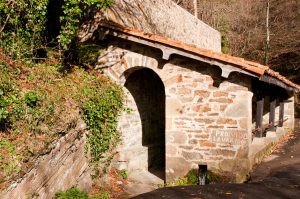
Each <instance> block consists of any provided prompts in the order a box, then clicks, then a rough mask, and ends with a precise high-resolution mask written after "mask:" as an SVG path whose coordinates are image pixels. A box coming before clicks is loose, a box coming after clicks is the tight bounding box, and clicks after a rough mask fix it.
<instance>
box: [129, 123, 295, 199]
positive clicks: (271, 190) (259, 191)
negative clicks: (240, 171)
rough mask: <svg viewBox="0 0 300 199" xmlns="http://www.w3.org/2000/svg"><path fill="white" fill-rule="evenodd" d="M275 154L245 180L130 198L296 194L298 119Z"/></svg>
mask: <svg viewBox="0 0 300 199" xmlns="http://www.w3.org/2000/svg"><path fill="white" fill-rule="evenodd" d="M273 155H274V156H275V157H276V158H275V159H272V160H270V161H267V162H263V163H262V164H260V165H259V166H258V167H257V168H256V169H255V171H254V172H253V173H252V175H251V181H250V182H249V183H247V184H215V185H206V186H186V187H167V188H160V189H157V190H155V191H152V192H148V193H145V194H141V195H139V196H136V197H134V198H136V199H138V198H149V199H150V198H151V199H152V198H164V199H169V198H170V199H171V198H172V199H176V198H178V199H179V198H180V199H181V198H183V199H184V198H194V199H196V198H205V199H206V198H208V199H210V198H213V199H216V198H239V199H240V198H255V199H260V198H264V199H273V198H274V199H276V198H280V199H283V198H295V199H296V198H300V120H299V119H298V120H296V128H295V133H294V138H292V139H291V140H289V141H288V142H287V143H286V144H285V145H284V146H283V147H282V148H281V150H280V151H277V152H275V153H274V154H273Z"/></svg>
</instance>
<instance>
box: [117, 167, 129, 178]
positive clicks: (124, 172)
mask: <svg viewBox="0 0 300 199" xmlns="http://www.w3.org/2000/svg"><path fill="white" fill-rule="evenodd" d="M119 177H121V178H122V179H127V178H128V172H127V170H126V169H122V170H120V171H119Z"/></svg>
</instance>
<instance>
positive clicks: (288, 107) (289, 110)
mask: <svg viewBox="0 0 300 199" xmlns="http://www.w3.org/2000/svg"><path fill="white" fill-rule="evenodd" d="M286 118H287V121H285V122H284V123H283V127H284V128H285V129H287V130H293V129H294V126H295V98H294V96H291V97H290V98H289V99H288V100H287V101H286V102H285V103H284V119H286Z"/></svg>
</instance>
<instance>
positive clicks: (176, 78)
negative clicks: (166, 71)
mask: <svg viewBox="0 0 300 199" xmlns="http://www.w3.org/2000/svg"><path fill="white" fill-rule="evenodd" d="M179 82H182V75H181V74H180V75H176V76H174V77H171V78H169V79H167V80H166V81H165V82H164V83H165V85H172V84H175V83H179Z"/></svg>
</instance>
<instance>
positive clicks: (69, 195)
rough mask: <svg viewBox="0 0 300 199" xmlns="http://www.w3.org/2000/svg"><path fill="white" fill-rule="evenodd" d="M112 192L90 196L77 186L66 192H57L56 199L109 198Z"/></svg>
mask: <svg viewBox="0 0 300 199" xmlns="http://www.w3.org/2000/svg"><path fill="white" fill-rule="evenodd" d="M109 198H110V194H109V193H108V192H103V193H101V194H100V195H97V196H93V197H89V196H88V194H87V193H85V192H83V191H80V190H79V189H77V188H71V189H69V190H67V191H65V192H58V193H56V194H55V199H109Z"/></svg>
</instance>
